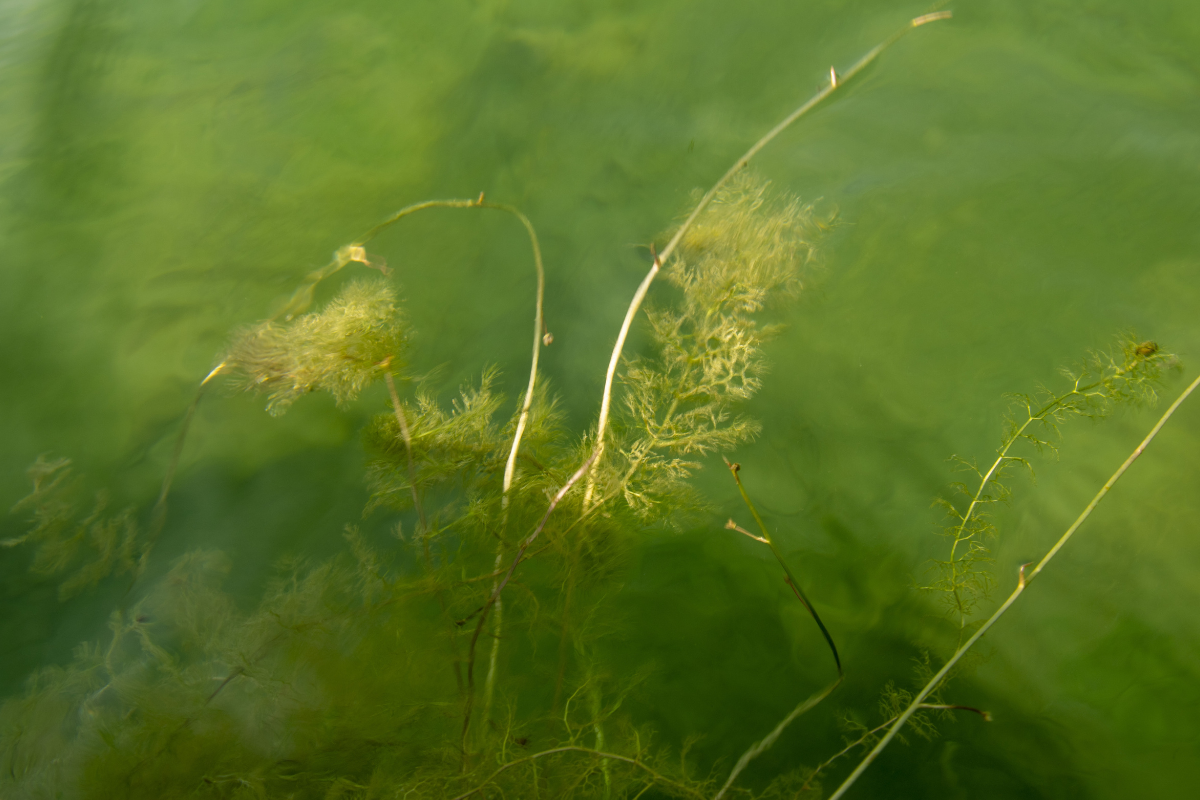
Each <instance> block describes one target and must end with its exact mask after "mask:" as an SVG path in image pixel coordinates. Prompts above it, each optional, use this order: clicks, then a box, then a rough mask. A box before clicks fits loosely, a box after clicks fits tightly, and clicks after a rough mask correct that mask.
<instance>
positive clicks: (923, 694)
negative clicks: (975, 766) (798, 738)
mask: <svg viewBox="0 0 1200 800" xmlns="http://www.w3.org/2000/svg"><path fill="white" fill-rule="evenodd" d="M1197 386H1200V377H1197V378H1196V379H1195V380H1194V381H1192V383H1191V384H1190V385H1189V386H1188V387H1187V388H1186V389H1185V390H1184V391H1183V393H1182V394H1180V395H1179V397H1177V398H1176V399H1175V402H1174V403H1172V404H1171V407H1170V408H1168V409H1167V411H1166V413H1164V414H1163V415H1162V417H1160V418H1159V420H1158V423H1157V424H1156V425H1155V426H1154V427H1153V428H1152V429H1151V430H1150V433H1148V434H1147V435H1146V438H1145V439H1143V440H1142V442H1141V444H1139V445H1138V446H1137V447H1136V448H1134V450H1133V452H1132V453H1130V454H1129V457H1128V458H1126V459H1125V462H1124V463H1123V464H1121V466H1120V467H1119V468H1118V469H1117V471H1116V472H1114V473H1113V474H1112V477H1110V478H1109V479H1108V480H1107V481H1106V482H1105V483H1104V486H1102V487H1101V488H1100V491H1099V492H1097V493H1096V496H1095V497H1093V498H1092V501H1091V502H1090V503H1088V504H1087V507H1086V508H1085V509H1084V510H1083V512H1082V513H1080V515H1079V516H1078V517H1077V518H1076V519H1075V521H1074V522H1073V523H1071V527H1069V528H1067V531H1066V533H1064V534H1063V535H1062V536H1061V537H1059V539H1058V541H1057V542H1055V543H1054V546H1053V547H1051V548H1050V550H1049V552H1047V553H1046V555H1045V556H1043V557H1042V560H1041V561H1039V562H1038V564H1037V566H1036V567H1034V568H1033V571H1032V572H1030V573H1029V574H1028V575H1026V574H1025V566H1026V565H1022V567H1021V569H1020V572H1019V577H1018V582H1017V588H1016V589H1014V590H1013V593H1012V594H1010V595H1009V596H1008V599H1007V600H1005V601H1004V604H1003V605H1001V606H1000V607H999V608H998V609H996V611H995V613H994V614H992V616H991V617H989V618H988V620H987V621H986V622H984V623H983V625H981V626H980V627H979V630H977V631H975V633H974V635H973V636H971V638H970V639H968V640H967V641H966V642H965V643H964V644H963V645H962V646H961V647H959V648H958V650H957V651H955V653H954V655H953V656H951V657H950V660H949V661H947V662H946V664H945V666H943V667H942V668H941V669H940V670H938V672H937V674H936V675H934V676H933V677H932V678H930V680H929V683H927V684H925V687H924V688H923V689H921V691H919V692H917V694H916V695H915V696H914V697H913V699H912V702H911V703H910V704H909V706H908V708H906V709H905V710H904V711H903V712H902V713H901V714H900V716H899V717H897V718H896V721H895V723H894V724H893V725H892V726H891V728H889V729H888V732H887V733H886V734H884V736H883V738H881V739H880V740H879V742H878V743H877V744H876V745H875V747H874V748H873V749H872V750H871V752H870V753H868V754H867V755H866V757H865V758H863V760H862V762H860V763H859V765H858V767H856V768H855V770H854V772H852V773H850V775H849V777H847V778H846V780H845V781H844V782H843V783H842V785H841V786H839V787H838V790H837V791H836V792H834V793H833V794H832V795H830V797H829V800H838V798H840V797H842V796H843V795H844V794H846V792H847V791H848V790H849V789H850V787H851V786H852V785H853V784H854V782H855V781H857V780H858V778H859V776H861V775H862V774H863V773H864V772H865V771H866V770H867V767H869V766H870V765H871V762H872V761H874V760H875V759H876V758H877V757H878V756H879V754H880V753H881V752H883V749H884V748H885V747H887V746H888V745H889V744H890V743H891V741H892V739H894V738H895V737H896V734H897V733H899V732H900V728H901V727H902V726H903V725H904V723H905V722H907V721H908V720H909V718H910V717H911V716H912V715H913V714H914V713H916V712H917V711H918V710H919V708H920V706H921V704H922V703H924V701H925V698H927V697H929V695H930V694H932V693H933V692H935V691H937V688H938V686H940V685H941V683H942V681H944V680H945V679H946V676H947V675H949V674H950V670H952V669H953V668H954V665H955V664H957V663H958V662H959V660H961V659H962V657H963V656H964V655H966V654H967V651H968V650H970V649H971V648H972V647H974V646H975V643H976V642H978V641H979V640H980V639H981V638H983V635H984V634H985V633H987V632H988V630H990V629H991V627H992V626H993V625H995V624H996V622H997V621H998V620H999V619H1000V618H1001V617H1002V616H1004V615H1005V614H1006V613H1007V612H1008V609H1009V608H1011V607H1012V604H1013V603H1015V602H1016V601H1017V598H1018V597H1020V596H1021V594H1022V593H1024V591H1025V589H1026V588H1028V586H1029V584H1030V583H1031V582H1032V581H1033V579H1034V578H1036V577H1037V576H1038V574H1039V573H1041V571H1042V570H1043V569H1044V568H1045V567H1046V565H1047V564H1048V563H1050V559H1052V558H1054V556H1056V555H1057V554H1058V551H1059V550H1061V549H1062V548H1063V546H1064V545H1066V543H1067V542H1068V541H1069V540H1070V538H1071V537H1072V536H1074V535H1075V531H1076V530H1078V529H1079V526H1080V525H1082V524H1083V523H1084V521H1085V520H1086V519H1087V518H1088V517H1090V516H1091V514H1092V511H1094V510H1095V509H1096V506H1098V505H1099V504H1100V501H1101V500H1103V499H1104V497H1105V496H1106V495H1107V494H1108V493H1109V491H1110V490H1111V489H1112V487H1113V486H1114V485H1115V484H1116V482H1117V481H1118V480H1120V479H1121V476H1122V475H1124V474H1125V471H1126V470H1128V469H1129V467H1130V466H1131V465H1132V464H1133V462H1134V461H1136V460H1137V458H1138V456H1140V455H1141V454H1142V452H1143V451H1145V449H1146V448H1147V447H1149V445H1150V442H1152V441H1154V437H1156V436H1158V432H1159V431H1160V430H1162V427H1163V425H1166V424H1167V420H1169V419H1170V418H1171V416H1172V415H1173V414H1174V413H1175V411H1176V409H1178V408H1179V406H1180V405H1182V403H1183V401H1184V400H1186V399H1187V398H1188V396H1189V395H1191V394H1192V392H1194V391H1195V390H1196V387H1197Z"/></svg>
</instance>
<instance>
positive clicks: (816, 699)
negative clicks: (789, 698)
mask: <svg viewBox="0 0 1200 800" xmlns="http://www.w3.org/2000/svg"><path fill="white" fill-rule="evenodd" d="M841 682H842V678H841V676H839V677H838V679H837V680H836V681H834V682H833V683H831V684H829V685H828V686H826V687H825V688H824V689H822V690H821V691H819V692H817V693H816V694H814V695H813V696H812V697H810V698H808V699H807V700H805V701H804V702H803V703H801V704H800V705H798V706H796V707H795V708H794V709H792V713H790V714H788V715H787V716H786V717H784V718H783V720H782V721H780V723H779V724H778V725H776V726H775V729H774V730H773V731H771V732H770V733H768V734H767V735H766V736H764V737H763V739H762V741H759V742H755V743H754V744H753V745H751V747H750V749H749V750H747V751H746V752H744V753H742V757H741V758H739V759H738V762H737V764H735V765H734V767H733V770H732V771H731V772H730V773H729V777H728V778H726V779H725V784H724V785H723V786H722V787H721V789H720V791H718V792H717V793H716V794H715V795H713V800H721V798H722V797H724V796H725V792H727V791H729V787H730V786H732V785H733V782H734V781H735V780H737V776H738V775H741V774H742V770H744V769H745V768H746V767H747V766H748V765H749V764H750V762H751V761H753V760H754V759H756V758H758V757H759V756H760V755H762V754H763V753H765V752H766V751H767V750H768V749H770V747H771V745H773V744H775V740H776V739H778V738H779V736H780V734H782V733H783V731H784V730H785V729H786V728H787V726H788V725H791V724H792V722H793V721H795V719H796V717H798V716H800V715H801V714H803V713H804V712H806V711H809V710H810V709H812V708H814V707H815V706H816V705H817V704H818V703H820V702H821V701H822V700H824V699H825V698H826V697H829V695H830V694H832V693H833V690H834V689H836V688H837V687H838V686H839V685H840V684H841Z"/></svg>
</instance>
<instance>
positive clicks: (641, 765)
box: [452, 745, 705, 800]
mask: <svg viewBox="0 0 1200 800" xmlns="http://www.w3.org/2000/svg"><path fill="white" fill-rule="evenodd" d="M558 753H587V754H588V755H592V756H596V757H598V758H602V759H609V760H612V761H620V762H623V763H625V764H631V765H633V766H635V767H637V768H638V769H640V770H643V771H644V772H646V773H648V774H649V775H650V777H651V778H653V779H654V781H655V783H661V784H663V785H664V786H670V787H672V788H673V789H675V790H676V791H678V792H682V793H683V794H685V795H686V796H688V797H694V798H697V800H705V798H704V795H702V794H701V793H700V792H698V791H696V790H695V789H692V788H691V787H690V786H687V785H686V784H682V783H678V782H676V781H673V780H671V779H670V778H668V777H666V776H665V775H663V774H661V773H660V772H658V771H657V770H655V769H654V768H653V767H651V766H649V765H648V764H646V763H645V762H643V761H641V760H639V759H636V758H629V757H628V756H622V755H618V754H616V753H605V752H602V751H600V750H593V749H592V748H590V747H580V746H577V745H567V746H565V747H555V748H553V749H551V750H543V751H542V752H540V753H534V754H532V755H528V756H525V757H524V758H518V759H514V760H513V761H510V762H508V763H507V764H504V765H503V766H501V767H500V768H499V769H497V770H496V771H495V772H493V773H492V774H491V775H489V776H488V777H487V780H485V781H484V782H483V783H481V784H479V785H478V786H476V787H475V788H474V789H471V790H470V791H468V792H463V793H462V794H460V795H457V796H455V797H454V798H452V800H466V798H468V797H471V796H472V795H476V794H479V793H480V792H482V791H483V790H484V789H486V788H487V787H488V785H490V784H491V782H492V781H494V780H495V779H496V778H498V777H499V776H500V775H501V773H503V772H505V771H506V770H509V769H512V768H513V767H515V766H518V765H519V764H524V763H527V762H530V761H534V760H536V759H539V758H545V757H546V756H552V755H557V754H558Z"/></svg>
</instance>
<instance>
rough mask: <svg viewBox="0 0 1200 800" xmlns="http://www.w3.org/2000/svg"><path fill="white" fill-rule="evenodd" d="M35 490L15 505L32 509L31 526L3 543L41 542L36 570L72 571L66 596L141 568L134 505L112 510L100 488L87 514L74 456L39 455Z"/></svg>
mask: <svg viewBox="0 0 1200 800" xmlns="http://www.w3.org/2000/svg"><path fill="white" fill-rule="evenodd" d="M28 472H29V477H30V479H31V480H32V481H33V491H31V492H30V493H29V494H28V495H26V496H25V497H24V498H22V499H21V500H19V501H18V502H17V504H16V505H15V506H13V508H12V511H13V513H30V514H31V518H30V523H31V524H32V525H33V527H32V528H30V530H29V531H28V532H27V533H26V534H25V535H23V536H17V537H13V538H11V539H5V540H3V541H0V547H16V546H17V545H21V544H32V545H36V547H37V551H36V554H35V555H34V560H33V565H32V569H33V571H34V572H36V573H38V574H40V575H58V574H61V573H63V572H66V571H68V570H70V569H72V568H73V569H74V572H73V574H71V575H70V577H68V578H67V579H66V580H64V581H63V582H62V583H61V584H59V587H58V594H59V597H60V598H61V599H64V600H65V599H67V598H68V597H71V596H73V595H75V594H78V593H79V592H81V591H83V590H85V589H89V588H91V587H93V586H95V585H96V584H97V583H99V582H100V581H102V580H104V579H105V578H107V577H109V576H110V575H114V574H115V575H122V574H125V573H134V572H137V571H138V569H139V565H140V562H141V558H142V555H143V551H144V545H143V543H142V541H140V540H139V538H138V525H137V521H136V520H135V518H134V514H133V509H132V508H126V509H124V510H122V511H119V512H117V513H116V514H112V513H110V512H109V508H108V506H109V499H108V494H107V493H106V492H104V491H103V490H101V491H98V492H96V495H95V499H94V501H93V504H92V510H91V511H90V512H89V513H87V514H86V515H82V514H81V512H80V510H79V508H80V505H79V500H78V499H77V495H78V494H79V491H80V489H79V481H78V480H77V479H76V478H75V476H74V475H72V470H71V461H70V459H66V458H60V459H55V460H53V461H47V460H46V458H45V456H38V459H37V461H35V462H34V463H33V464H31V465H30V467H29V470H28Z"/></svg>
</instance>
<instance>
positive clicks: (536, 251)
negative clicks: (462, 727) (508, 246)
mask: <svg viewBox="0 0 1200 800" xmlns="http://www.w3.org/2000/svg"><path fill="white" fill-rule="evenodd" d="M488 205H491V207H493V208H499V209H502V210H505V211H508V212H510V213H512V214H514V215H516V217H517V219H519V220H521V224H522V225H524V226H525V230H526V231H528V232H529V243H530V245H531V246H532V247H533V265H534V267H535V268H536V270H537V299H536V300H535V302H534V313H533V358H532V360H531V363H530V367H529V385H528V386H527V387H526V388H525V399H524V401H523V402H522V404H521V416H520V417H519V418H518V419H517V430H516V433H515V434H513V442H512V448H511V449H510V450H509V452H508V462H507V463H506V464H505V465H504V484H503V487H504V488H503V497H502V499H501V505H502V507H503V508H504V527H505V529H507V528H508V491H509V489H511V488H512V482H513V476H514V474H515V473H516V466H517V452H518V451H519V450H520V447H521V437H522V435H523V434H524V433H525V425H526V423H527V422H528V421H529V409H530V408H531V407H532V405H533V390H534V386H535V385H536V383H537V371H538V356H539V355H540V354H541V348H542V344H549V341H550V335H549V333H545V330H546V324H545V319H544V317H543V312H542V308H543V305H542V304H543V300H544V298H545V293H546V273H545V270H544V269H543V267H542V248H541V247H540V246H539V245H538V238H537V233H536V232H535V231H534V229H533V223H531V222H530V221H529V218H528V217H526V216H525V215H524V214H522V213H521V212H520V211H518V210H517V209H516V208H513V207H512V206H505V205H499V204H495V205H493V204H488ZM503 559H504V542H503V540H501V541H500V542H498V543H497V544H496V572H497V577H496V578H495V579H494V580H493V581H492V591H493V592H495V591H496V587H497V586H498V585H499V580H500V578H499V571H500V564H501V562H502V561H503ZM503 629H504V607H503V599H502V598H501V597H500V596H499V595H496V602H495V606H494V608H493V610H492V652H491V654H490V655H489V656H488V672H487V678H486V679H485V681H484V689H483V719H484V720H485V721H486V720H488V719H490V718H491V715H492V698H493V697H494V695H495V690H496V664H497V663H498V661H499V658H500V636H501V634H502V632H503Z"/></svg>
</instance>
